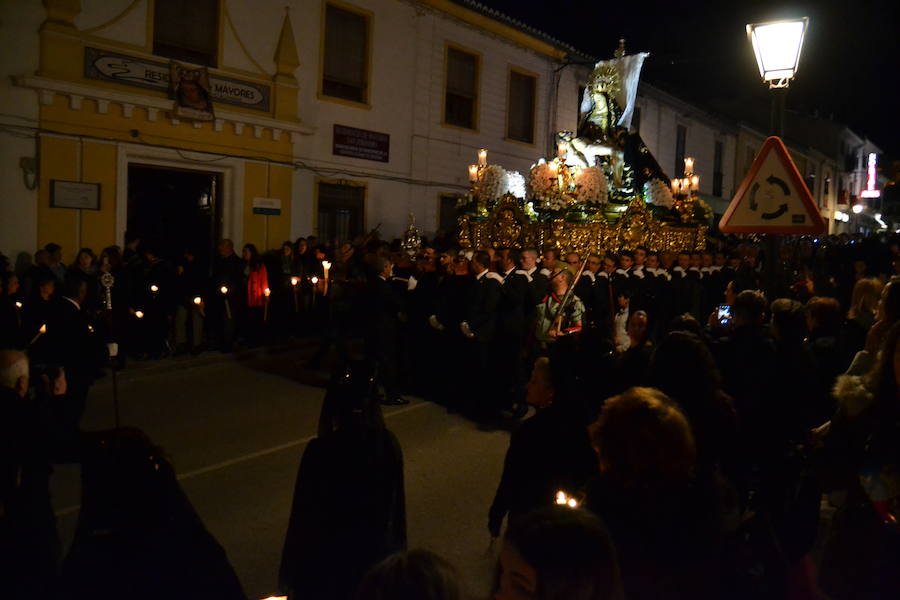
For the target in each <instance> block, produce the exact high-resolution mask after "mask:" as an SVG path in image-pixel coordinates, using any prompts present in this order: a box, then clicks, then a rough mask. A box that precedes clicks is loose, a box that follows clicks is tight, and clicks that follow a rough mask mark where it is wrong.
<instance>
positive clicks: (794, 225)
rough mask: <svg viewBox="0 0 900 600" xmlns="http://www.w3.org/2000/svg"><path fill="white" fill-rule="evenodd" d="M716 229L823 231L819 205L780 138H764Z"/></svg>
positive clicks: (783, 232) (749, 231) (734, 231)
mask: <svg viewBox="0 0 900 600" xmlns="http://www.w3.org/2000/svg"><path fill="white" fill-rule="evenodd" d="M719 229H720V230H721V231H723V232H725V233H776V234H778V233H780V234H817V233H823V232H824V231H825V221H824V219H822V215H821V214H819V208H818V207H817V206H816V202H815V200H813V197H812V195H811V194H810V193H809V189H808V188H807V187H806V183H805V182H804V181H803V178H802V177H800V172H799V171H798V170H797V165H795V164H794V161H793V160H792V159H791V155H790V154H788V151H787V148H786V147H785V146H784V143H783V142H782V141H781V139H780V138H777V137H770V138H769V139H767V140H766V141H765V143H764V144H763V146H762V149H760V151H759V154H757V155H756V158H755V159H754V160H753V164H752V165H751V166H750V171H749V172H748V173H747V176H746V177H744V181H742V182H741V185H740V187H738V190H737V193H736V194H735V195H734V198H732V200H731V204H729V205H728V210H726V211H725V214H724V215H723V216H722V219H721V220H720V221H719Z"/></svg>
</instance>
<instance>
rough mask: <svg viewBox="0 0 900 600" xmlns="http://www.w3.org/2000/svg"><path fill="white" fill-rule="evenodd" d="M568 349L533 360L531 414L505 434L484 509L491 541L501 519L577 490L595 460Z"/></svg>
mask: <svg viewBox="0 0 900 600" xmlns="http://www.w3.org/2000/svg"><path fill="white" fill-rule="evenodd" d="M573 350H574V349H573V348H566V349H565V350H564V351H562V352H560V353H558V354H556V355H555V356H553V357H550V358H548V357H546V356H542V357H540V358H538V359H537V360H536V361H535V362H534V367H533V368H532V370H531V379H530V380H529V381H528V385H527V386H526V387H525V401H526V403H527V405H530V406H533V407H535V410H536V413H535V414H534V415H533V416H531V417H529V418H528V419H526V420H524V421H523V422H522V424H521V425H520V426H519V427H518V428H516V429H515V430H513V432H512V435H511V436H510V439H509V449H508V450H507V451H506V458H505V460H504V462H503V474H502V476H501V477H500V482H499V483H498V485H497V491H496V493H495V494H494V500H493V502H492V503H491V507H490V510H489V511H488V531H489V533H490V535H491V537H492V538H497V537H499V536H500V529H501V526H502V524H503V520H504V518H506V517H508V519H509V523H510V524H511V523H512V522H513V521H514V520H515V519H516V518H517V517H521V516H522V515H524V514H526V513H528V512H529V511H531V510H534V509H537V508H540V507H541V506H548V505H549V502H550V500H551V499H552V498H553V495H554V494H555V493H556V491H557V490H560V489H562V490H566V491H568V492H570V493H573V494H574V493H576V492H579V491H580V490H581V489H582V488H583V487H584V486H585V485H586V484H587V482H588V481H589V480H590V479H591V477H592V476H593V475H594V473H595V471H596V469H597V467H596V465H597V456H596V454H595V453H594V450H593V448H592V447H591V442H590V439H589V438H588V435H587V430H586V429H585V425H586V423H587V422H588V419H587V416H586V414H585V411H584V403H583V401H582V398H581V397H580V396H579V395H578V393H577V392H578V390H577V386H576V385H575V381H576V378H575V373H573V372H572V370H573V365H575V364H576V362H575V361H574V360H573V359H574V352H573Z"/></svg>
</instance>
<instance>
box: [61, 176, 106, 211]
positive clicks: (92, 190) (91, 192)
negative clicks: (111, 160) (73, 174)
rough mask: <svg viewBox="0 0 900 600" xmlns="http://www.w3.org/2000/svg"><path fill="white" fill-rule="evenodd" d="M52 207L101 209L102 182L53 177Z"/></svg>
mask: <svg viewBox="0 0 900 600" xmlns="http://www.w3.org/2000/svg"><path fill="white" fill-rule="evenodd" d="M50 207H51V208H80V209H82V210H100V184H99V183H79V182H77V181H60V180H59V179H51V180H50Z"/></svg>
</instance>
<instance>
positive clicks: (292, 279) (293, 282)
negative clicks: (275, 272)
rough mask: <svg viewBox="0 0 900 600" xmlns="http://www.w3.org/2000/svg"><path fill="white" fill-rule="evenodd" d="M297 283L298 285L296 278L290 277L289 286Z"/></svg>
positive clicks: (298, 281)
mask: <svg viewBox="0 0 900 600" xmlns="http://www.w3.org/2000/svg"><path fill="white" fill-rule="evenodd" d="M298 283H300V280H299V279H297V278H296V277H291V285H297V284H298Z"/></svg>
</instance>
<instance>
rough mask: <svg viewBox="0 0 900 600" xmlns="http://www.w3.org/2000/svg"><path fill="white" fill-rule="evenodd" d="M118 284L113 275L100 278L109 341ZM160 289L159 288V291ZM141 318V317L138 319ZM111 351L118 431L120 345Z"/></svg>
mask: <svg viewBox="0 0 900 600" xmlns="http://www.w3.org/2000/svg"><path fill="white" fill-rule="evenodd" d="M115 282H116V278H115V277H113V276H112V273H104V274H103V275H101V276H100V285H102V286H103V308H104V309H105V310H106V318H107V321H108V323H109V339H110V340H112V339H113V337H112V334H113V320H114V318H113V314H112V309H113V304H112V286H113V284H114V283H115ZM154 287H156V286H155V285H154V286H152V287H151V291H153V293H154V294H155V293H156V290H153V288H154ZM158 289H159V288H157V290H158ZM138 318H140V317H138ZM106 347H107V348H108V349H109V361H110V370H111V371H112V384H113V418H114V419H115V423H116V429H118V428H119V380H118V378H117V377H116V371H118V369H117V368H116V357H117V356H118V354H119V345H118V344H117V343H115V342H110V343H109V344H107V346H106Z"/></svg>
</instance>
